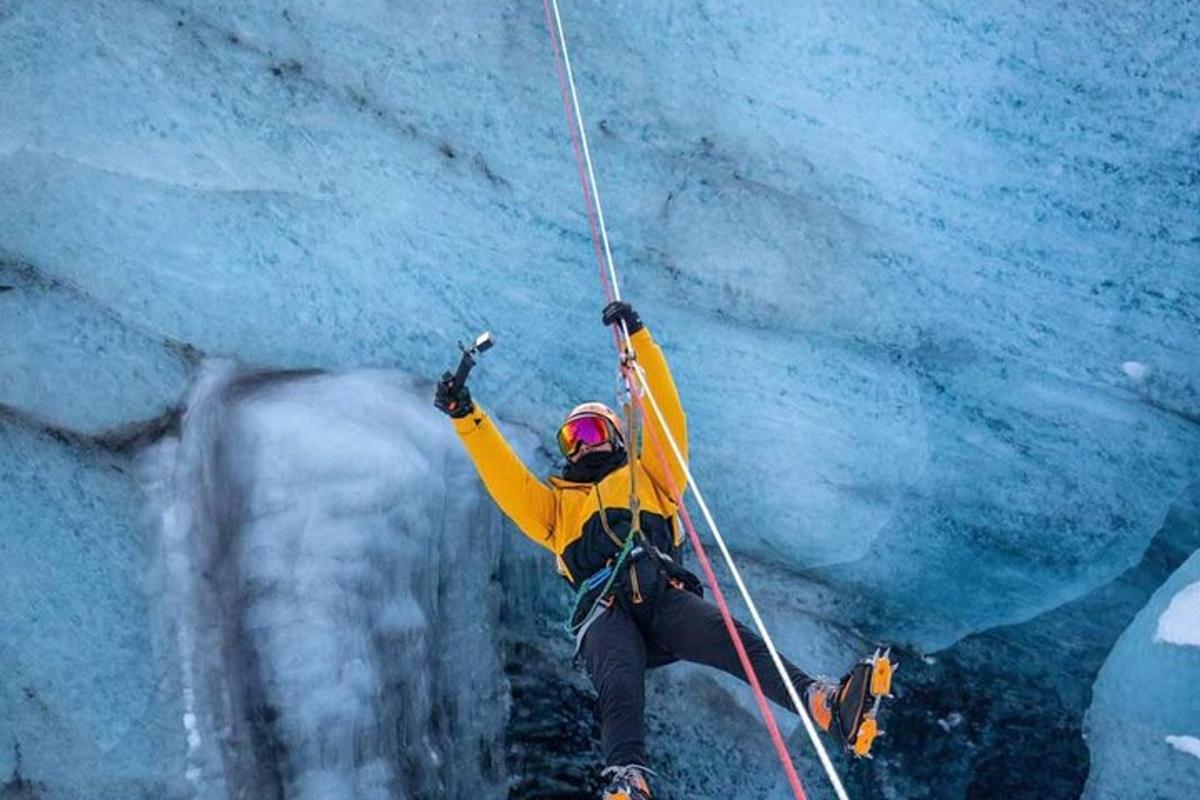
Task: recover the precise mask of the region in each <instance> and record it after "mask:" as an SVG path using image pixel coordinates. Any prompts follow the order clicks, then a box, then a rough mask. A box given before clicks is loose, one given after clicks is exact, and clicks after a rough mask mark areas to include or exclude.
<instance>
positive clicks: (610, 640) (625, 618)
mask: <svg viewBox="0 0 1200 800" xmlns="http://www.w3.org/2000/svg"><path fill="white" fill-rule="evenodd" d="M635 568H637V569H638V576H639V579H640V580H641V582H642V585H643V592H642V594H643V602H642V603H639V604H634V603H632V601H631V600H630V599H629V597H628V596H623V597H621V598H619V599H618V601H617V602H615V603H613V605H612V606H611V607H610V608H609V609H608V610H607V611H605V612H604V613H603V614H602V615H601V616H600V617H599V618H598V619H596V620H595V621H594V622H593V623H592V624H591V626H590V627H589V628H588V630H587V633H586V634H585V635H584V638H583V643H582V646H581V648H580V653H581V654H582V656H583V660H584V663H585V664H586V665H587V669H588V674H589V675H590V676H591V679H592V683H593V685H595V687H596V691H597V692H598V693H599V694H600V704H599V709H600V739H601V746H602V747H603V749H604V761H605V764H607V765H609V766H616V765H624V764H641V765H643V766H648V764H647V761H646V747H645V738H646V728H645V720H644V709H645V703H646V690H645V675H646V669H647V667H654V666H657V665H660V664H664V663H670V662H671V661H675V660H682V661H691V662H693V663H696V664H705V665H707V666H710V667H716V668H717V669H719V670H722V671H723V672H727V673H729V674H730V675H733V676H735V677H737V678H740V679H742V680H746V675H745V673H744V672H743V671H742V663H741V661H740V660H739V659H738V655H737V650H736V649H734V646H733V640H732V639H730V637H729V631H728V630H726V628H725V622H724V620H723V619H722V618H721V612H720V610H719V609H718V608H717V607H716V606H715V605H713V604H712V603H710V602H708V601H707V600H704V599H703V598H701V597H698V596H697V595H694V594H692V593H691V592H688V591H684V590H682V589H677V588H674V587H673V586H670V585H668V584H667V583H666V580H665V576H662V575H661V573H658V572H657V570H655V569H654V568H653V565H652V564H651V563H649V562H648V561H642V562H639V563H638V564H637V566H636V567H635ZM647 584H649V585H647ZM735 624H736V627H737V630H738V634H739V635H740V636H741V638H742V644H743V645H745V647H746V654H747V655H748V656H749V657H750V663H751V664H752V665H753V666H754V671H755V673H756V674H757V675H758V680H759V682H760V684H761V685H762V688H763V693H764V694H766V696H767V697H768V698H769V699H770V700H773V701H774V702H776V703H778V704H779V705H781V706H783V707H785V708H787V709H788V710H789V711H794V709H793V708H792V702H791V699H790V698H789V696H788V694H787V689H786V688H785V686H784V683H783V680H782V679H781V678H780V677H779V671H778V670H777V669H776V668H775V664H774V662H773V661H772V660H771V654H770V652H768V650H767V646H766V645H765V644H764V643H763V640H762V639H761V638H759V636H758V634H756V633H754V632H753V631H751V630H750V629H749V628H747V627H746V626H745V625H743V624H742V623H740V622H736V623H735ZM783 664H784V667H785V668H786V669H787V671H788V675H789V676H790V677H791V679H792V682H793V683H794V684H795V686H796V689H797V691H799V692H800V696H801V698H803V696H804V690H805V688H807V686H808V685H809V684H810V683H812V678H810V677H809V676H808V675H806V674H804V672H802V671H801V670H800V669H799V668H798V667H796V666H795V665H793V664H792V663H791V662H789V661H787V660H786V659H784V660H783Z"/></svg>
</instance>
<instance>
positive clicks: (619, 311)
mask: <svg viewBox="0 0 1200 800" xmlns="http://www.w3.org/2000/svg"><path fill="white" fill-rule="evenodd" d="M600 319H601V320H602V321H603V322H604V324H605V325H616V324H617V323H618V322H624V323H625V327H626V328H628V329H629V335H630V336H633V335H634V334H635V333H637V332H638V331H640V330H641V329H642V328H644V327H645V326H644V325H642V318H641V317H639V316H638V313H637V312H636V311H634V310H633V306H631V305H629V303H626V302H625V301H624V300H613V301H612V302H611V303H609V304H608V305H606V306H605V307H604V313H602V314H601V315H600Z"/></svg>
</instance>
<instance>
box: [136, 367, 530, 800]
mask: <svg viewBox="0 0 1200 800" xmlns="http://www.w3.org/2000/svg"><path fill="white" fill-rule="evenodd" d="M416 388H417V387H414V386H413V385H411V384H410V383H409V382H408V381H406V380H405V379H403V378H401V377H399V376H398V375H397V374H396V373H382V372H380V373H369V372H360V373H349V374H343V375H320V374H314V373H280V374H271V373H261V372H257V373H256V372H247V371H242V370H238V369H237V368H236V367H234V366H233V365H231V364H227V363H226V364H221V363H213V364H209V365H207V366H206V367H205V369H204V371H203V372H202V373H201V376H200V379H199V381H198V383H197V387H196V389H195V390H194V392H193V394H192V396H191V398H190V400H189V402H188V411H187V413H186V414H185V416H184V418H183V422H182V431H181V436H180V437H179V438H178V439H175V438H168V439H165V440H164V441H163V442H162V443H160V444H158V445H156V446H155V448H153V449H152V450H151V451H149V452H148V453H147V454H146V455H145V456H144V457H143V460H142V463H141V472H142V474H143V475H144V476H145V479H146V480H147V482H148V485H147V491H148V492H149V495H150V498H151V504H152V506H153V508H155V509H156V512H157V516H158V518H159V520H160V535H161V562H162V564H161V570H160V575H161V587H160V591H161V593H162V598H161V605H162V606H163V607H164V608H165V609H167V610H168V622H167V625H168V627H169V629H170V631H171V636H172V638H173V640H174V642H175V643H176V649H177V652H178V654H179V659H180V665H179V685H180V696H181V703H180V705H181V706H182V709H183V714H182V716H181V717H180V720H179V729H180V732H181V733H186V741H187V753H186V758H185V768H184V770H183V773H184V775H185V776H186V778H187V780H188V781H189V784H190V791H191V792H192V793H193V796H197V797H205V798H207V797H213V798H218V797H226V796H268V795H280V796H287V797H297V798H314V799H315V798H329V797H364V798H366V797H375V798H387V797H401V798H405V797H413V798H416V797H429V796H434V795H437V794H443V793H444V794H446V795H448V796H467V795H471V796H476V797H499V796H503V792H502V787H503V785H504V775H503V758H502V757H501V755H500V751H499V749H498V748H499V747H500V741H501V736H500V732H501V731H502V729H503V725H504V722H505V719H506V715H507V711H506V701H505V698H506V691H507V690H506V685H505V682H504V677H503V672H502V670H501V669H500V664H499V660H498V658H499V656H498V653H499V649H498V640H497V637H498V626H497V619H498V613H499V611H498V607H497V602H496V599H497V598H496V595H497V591H498V589H497V587H496V585H495V584H494V579H493V577H492V576H493V574H494V573H495V572H496V570H497V567H498V559H499V553H500V541H501V537H500V536H499V526H500V518H499V516H498V514H497V513H496V512H495V511H494V510H493V509H491V508H490V507H489V506H488V505H487V504H486V503H485V501H484V496H483V494H482V493H481V491H480V490H479V487H478V483H477V482H475V481H472V480H470V469H471V467H470V465H469V463H468V462H467V460H466V459H465V457H464V456H463V455H462V453H461V452H459V449H458V446H457V442H456V441H455V440H454V436H453V434H452V432H451V431H450V430H449V428H448V426H445V425H436V424H433V423H435V422H439V421H440V420H437V419H436V418H435V414H436V412H434V411H433V410H432V409H431V408H429V406H428V403H427V400H426V397H425V395H426V392H425V391H421V392H419V393H418V394H419V400H417V398H416V397H414V391H415V389H416ZM422 388H424V387H422ZM178 738H180V739H183V738H185V737H184V736H180V737H178Z"/></svg>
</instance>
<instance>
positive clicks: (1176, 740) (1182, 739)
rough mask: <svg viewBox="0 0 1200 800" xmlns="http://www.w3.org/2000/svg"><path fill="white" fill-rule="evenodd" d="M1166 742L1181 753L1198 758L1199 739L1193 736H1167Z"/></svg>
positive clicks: (1199, 755) (1199, 751) (1199, 753)
mask: <svg viewBox="0 0 1200 800" xmlns="http://www.w3.org/2000/svg"><path fill="white" fill-rule="evenodd" d="M1167 744H1169V745H1171V747H1174V748H1175V749H1176V750H1178V751H1179V752H1181V753H1187V754H1188V755H1192V756H1195V757H1196V758H1200V739H1197V738H1196V737H1195V736H1168V737H1167Z"/></svg>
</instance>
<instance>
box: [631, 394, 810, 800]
mask: <svg viewBox="0 0 1200 800" xmlns="http://www.w3.org/2000/svg"><path fill="white" fill-rule="evenodd" d="M625 373H626V375H625V380H626V381H628V382H629V385H630V386H631V387H632V391H633V398H634V402H636V403H637V405H638V410H639V411H640V412H641V414H642V419H649V416H648V412H647V410H646V403H645V401H644V400H643V399H642V394H641V391H640V389H639V388H638V385H637V379H636V378H635V377H633V376H630V375H629V374H628V370H626V371H625ZM643 427H644V429H645V431H646V432H647V433H648V434H650V442H651V444H653V445H654V452H655V454H656V455H657V456H658V463H659V466H660V467H661V469H662V473H663V477H664V478H665V480H666V482H667V491H668V492H669V493H670V494H671V498H672V499H673V500H674V501H675V505H676V506H678V507H679V518H680V519H682V520H683V527H684V528H685V529H686V530H687V533H688V538H689V539H690V540H691V542H692V547H693V548H694V549H695V551H696V560H697V561H699V562H700V568H701V569H702V570H703V571H704V578H705V580H707V581H708V585H709V588H711V589H712V593H713V602H714V603H716V605H717V608H719V609H720V610H721V619H723V620H724V621H725V630H727V631H729V638H730V639H732V640H733V647H734V649H735V650H737V654H738V660H739V661H740V662H741V663H742V670H743V671H744V672H745V673H746V680H747V681H748V682H749V683H750V688H751V689H752V690H753V691H754V699H755V701H756V702H757V703H758V710H759V712H760V713H761V714H762V718H763V722H764V723H765V724H766V726H767V732H768V733H769V734H770V735H771V742H772V744H774V745H775V752H776V753H778V754H779V761H780V763H781V764H783V770H784V772H786V773H787V778H788V783H789V784H790V785H791V787H792V794H794V795H795V796H796V800H806V798H807V796H806V795H805V793H804V786H803V785H802V784H801V783H800V776H799V775H798V774H797V773H796V767H795V766H794V765H793V764H792V757H791V755H790V754H789V753H788V750H787V745H786V744H784V741H783V734H781V733H780V732H779V725H778V724H777V723H776V722H775V714H774V713H773V712H772V711H771V707H770V706H769V705H767V698H766V695H764V694H763V690H762V685H761V684H760V683H759V680H758V674H757V673H756V672H755V671H754V665H753V664H752V663H751V662H750V656H749V655H748V654H747V653H746V647H745V645H744V644H743V643H742V637H741V634H740V633H738V629H737V626H736V625H734V623H733V615H732V614H731V613H730V611H729V605H728V603H726V602H725V594H724V593H723V592H722V591H721V586H720V584H719V583H717V576H716V573H715V572H713V568H712V563H711V562H710V561H709V559H708V553H707V552H706V551H705V550H704V545H703V544H701V542H700V536H699V534H697V533H696V526H695V525H693V524H692V516H691V514H689V513H688V510H687V506H685V505H684V504H683V496H682V494H681V493H680V491H679V488H678V487H677V486H676V485H675V480H674V478H673V477H672V475H671V468H670V466H669V464H668V463H667V458H666V454H665V453H664V452H663V448H662V443H661V442H659V441H658V435H657V434H656V433H655V432H654V429H653V428H651V427H650V426H649V425H645V426H643Z"/></svg>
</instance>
